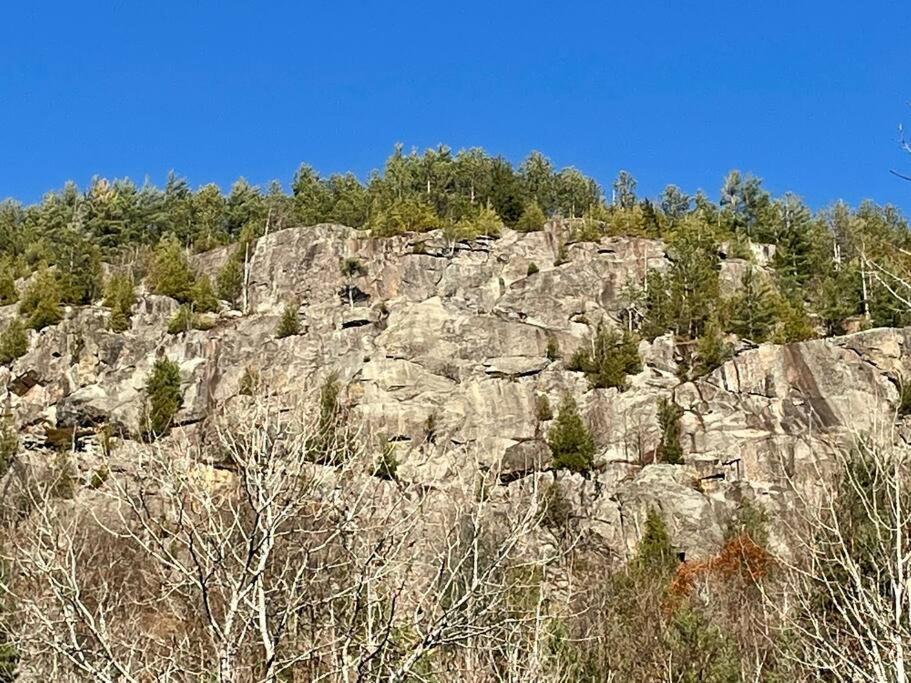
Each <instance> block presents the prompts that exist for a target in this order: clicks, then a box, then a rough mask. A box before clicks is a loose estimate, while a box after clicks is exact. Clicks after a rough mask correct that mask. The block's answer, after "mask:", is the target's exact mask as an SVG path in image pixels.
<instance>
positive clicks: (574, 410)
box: [547, 393, 595, 472]
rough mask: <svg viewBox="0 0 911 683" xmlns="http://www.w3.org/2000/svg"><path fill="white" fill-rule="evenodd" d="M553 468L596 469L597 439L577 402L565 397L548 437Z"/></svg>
mask: <svg viewBox="0 0 911 683" xmlns="http://www.w3.org/2000/svg"><path fill="white" fill-rule="evenodd" d="M547 445H548V446H550V451H551V454H552V456H553V466H554V467H555V468H557V469H566V470H570V471H572V472H588V471H589V470H591V469H592V467H593V466H594V458H595V440H594V437H592V434H591V432H590V431H589V430H588V427H586V425H585V423H584V422H583V421H582V417H581V416H580V415H579V409H578V407H577V406H576V402H575V400H573V397H572V396H571V395H570V394H568V393H567V394H566V395H565V396H564V397H563V401H562V403H561V404H560V409H559V411H558V412H557V418H556V420H555V421H554V424H553V426H552V427H551V428H550V432H549V433H548V435H547Z"/></svg>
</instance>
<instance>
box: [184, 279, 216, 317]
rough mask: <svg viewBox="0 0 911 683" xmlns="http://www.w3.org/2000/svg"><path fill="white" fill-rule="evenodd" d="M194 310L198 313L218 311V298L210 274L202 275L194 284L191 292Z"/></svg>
mask: <svg viewBox="0 0 911 683" xmlns="http://www.w3.org/2000/svg"><path fill="white" fill-rule="evenodd" d="M190 296H191V297H192V302H193V310H194V311H196V312H197V313H214V312H216V311H218V299H216V298H215V292H214V291H213V289H212V281H211V280H210V279H209V276H208V275H200V276H199V277H198V278H197V279H196V282H195V283H194V284H193V289H192V290H191V292H190Z"/></svg>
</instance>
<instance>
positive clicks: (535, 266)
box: [525, 261, 540, 277]
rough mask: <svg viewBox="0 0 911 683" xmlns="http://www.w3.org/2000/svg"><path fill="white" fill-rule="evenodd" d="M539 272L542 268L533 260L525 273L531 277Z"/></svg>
mask: <svg viewBox="0 0 911 683" xmlns="http://www.w3.org/2000/svg"><path fill="white" fill-rule="evenodd" d="M538 272H540V268H538V264H537V263H535V262H534V261H532V262H531V263H529V264H528V270H527V271H526V273H525V274H526V275H527V276H528V277H531V276H532V275H534V274H535V273H538Z"/></svg>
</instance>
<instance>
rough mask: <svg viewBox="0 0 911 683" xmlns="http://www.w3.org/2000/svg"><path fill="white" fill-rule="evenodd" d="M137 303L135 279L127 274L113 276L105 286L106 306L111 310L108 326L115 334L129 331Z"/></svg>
mask: <svg viewBox="0 0 911 683" xmlns="http://www.w3.org/2000/svg"><path fill="white" fill-rule="evenodd" d="M135 303H136V294H135V292H134V291H133V278H132V277H130V276H129V275H126V274H116V275H112V276H111V279H110V280H108V283H107V285H106V286H105V292H104V305H105V306H107V307H108V308H110V309H111V317H110V320H109V321H108V325H109V327H110V328H111V330H112V331H113V332H123V331H125V330H127V329H129V327H130V318H132V316H133V305H134V304H135Z"/></svg>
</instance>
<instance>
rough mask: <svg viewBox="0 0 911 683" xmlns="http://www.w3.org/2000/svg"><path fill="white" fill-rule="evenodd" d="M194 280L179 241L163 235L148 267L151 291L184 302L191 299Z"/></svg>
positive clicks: (171, 236)
mask: <svg viewBox="0 0 911 683" xmlns="http://www.w3.org/2000/svg"><path fill="white" fill-rule="evenodd" d="M195 280H196V278H195V277H194V275H193V270H192V269H191V268H190V263H189V262H188V261H187V257H186V254H185V252H184V248H183V247H182V246H181V245H180V242H178V241H177V238H176V237H175V236H174V235H168V236H167V237H163V238H162V239H161V241H160V242H159V243H158V246H157V247H156V248H155V253H154V254H153V257H152V264H151V266H150V268H149V274H148V283H149V288H150V289H151V291H152V292H153V293H154V294H161V295H162V296H169V297H171V298H172V299H176V300H177V301H178V302H180V303H182V304H186V303H190V302H191V301H192V300H193V284H194V282H195Z"/></svg>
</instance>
